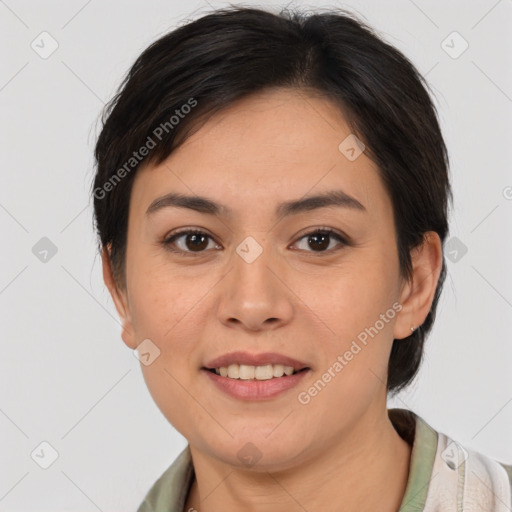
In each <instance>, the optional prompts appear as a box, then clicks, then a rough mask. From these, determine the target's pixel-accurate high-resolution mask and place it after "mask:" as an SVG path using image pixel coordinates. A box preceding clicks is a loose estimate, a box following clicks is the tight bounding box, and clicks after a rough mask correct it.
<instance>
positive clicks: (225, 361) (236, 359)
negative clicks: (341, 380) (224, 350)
mask: <svg viewBox="0 0 512 512" xmlns="http://www.w3.org/2000/svg"><path fill="white" fill-rule="evenodd" d="M235 363H236V364H246V365H249V366H264V365H266V364H282V365H283V366H292V367H293V369H294V370H295V371H299V370H302V369H303V368H309V366H308V365H307V364H305V363H303V362H301V361H298V360H297V359H294V358H293V357H288V356H285V355H283V354H278V353H277V352H263V353H261V354H250V353H249V352H243V351H240V350H238V351H235V352H230V353H229V354H224V355H222V356H219V357H216V358H215V359H212V360H211V361H208V362H207V363H206V364H205V366H204V367H205V368H207V369H215V368H221V367H226V366H229V365H230V364H235Z"/></svg>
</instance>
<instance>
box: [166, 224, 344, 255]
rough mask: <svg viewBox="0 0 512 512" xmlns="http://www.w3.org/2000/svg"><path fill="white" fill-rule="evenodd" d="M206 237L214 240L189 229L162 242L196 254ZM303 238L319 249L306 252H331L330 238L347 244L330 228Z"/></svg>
mask: <svg viewBox="0 0 512 512" xmlns="http://www.w3.org/2000/svg"><path fill="white" fill-rule="evenodd" d="M180 239H184V240H180ZM208 239H209V240H211V241H214V240H213V238H212V237H211V236H210V235H208V234H207V233H205V232H204V231H199V230H194V229H190V230H187V231H181V232H179V233H175V234H174V235H171V236H170V237H168V238H166V239H165V240H164V241H163V242H162V243H163V245H164V246H165V247H166V248H167V249H169V250H170V251H173V252H178V253H179V252H182V253H188V254H191V255H198V253H199V254H200V253H202V252H204V250H205V249H207V247H208ZM303 239H306V244H308V246H309V247H315V246H316V248H317V249H319V250H313V251H307V249H306V252H320V253H325V252H331V251H332V250H333V249H332V248H330V249H329V246H330V245H331V244H330V241H331V239H335V240H337V241H338V242H339V244H338V245H341V246H344V245H348V244H347V241H346V240H345V238H343V237H342V236H341V235H339V234H338V233H336V232H335V231H333V230H332V229H317V230H315V231H311V232H310V233H307V234H305V235H303V236H302V237H300V238H299V241H300V240H303ZM179 240H180V241H181V242H184V244H183V245H182V247H180V246H179V243H178V241H179ZM173 244H176V245H177V246H178V250H176V249H173V248H172V245H173ZM214 245H216V247H217V248H220V246H219V245H218V244H214ZM301 250H303V249H301ZM194 253H196V254H194Z"/></svg>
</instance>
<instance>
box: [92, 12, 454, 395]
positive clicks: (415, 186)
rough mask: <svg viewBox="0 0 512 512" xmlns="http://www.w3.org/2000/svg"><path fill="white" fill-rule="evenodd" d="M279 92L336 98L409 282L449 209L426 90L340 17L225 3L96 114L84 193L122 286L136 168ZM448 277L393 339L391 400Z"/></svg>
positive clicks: (392, 55) (151, 57) (146, 55)
mask: <svg viewBox="0 0 512 512" xmlns="http://www.w3.org/2000/svg"><path fill="white" fill-rule="evenodd" d="M282 87H285V88H294V89H300V90H314V91H317V92H318V93H320V94H321V95H323V96H324V97H326V98H328V99H330V100H332V101H333V102H334V103H335V104H336V105H338V106H339V107H340V112H343V113H344V117H345V120H346V122H347V123H348V124H349V126H350V128H351V130H352V132H353V133H354V134H356V136H357V137H358V138H359V139H360V140H361V141H363V143H364V144H365V154H366V155H367V156H368V157H369V158H370V159H371V160H372V161H374V162H375V163H376V164H377V165H378V168H379V171H380V175H381V178H382V179H383V182H384V184H385V187H386V190H387V192H388V194H389V196H390V198H391V201H392V204H393V212H394V224H395V229H396V234H397V246H398V255H399V264H400V271H401V274H402V276H403V277H404V278H405V279H409V278H410V277H411V272H412V265H411V257H410V251H411V249H413V248H414V247H416V246H418V245H420V244H421V243H422V242H423V240H424V235H425V233H426V232H427V231H435V232H437V233H438V234H439V237H440V239H441V241H442V242H444V240H445V238H446V236H447V233H448V220H447V215H448V202H449V200H452V201H453V198H452V192H451V188H450V182H449V177H448V154H447V149H446V147H445V144H444V141H443V137H442V134H441V130H440V127H439V123H438V117H437V111H436V109H435V106H434V105H433V103H432V101H431V98H430V95H429V92H428V91H429V90H430V88H429V86H428V84H427V82H426V80H425V79H424V78H423V77H422V76H421V74H420V73H419V72H418V71H417V70H416V68H415V67H414V66H413V64H412V63H411V62H410V61H409V60H408V59H407V58H406V57H405V56H404V55H403V54H402V53H401V52H400V51H398V50H397V49H396V48H394V47H393V46H391V45H390V44H388V43H386V42H385V41H384V40H383V39H381V38H380V37H379V36H378V35H377V34H376V33H375V32H374V30H373V29H372V28H371V27H369V26H368V25H367V24H366V23H365V22H363V21H361V20H360V19H358V18H357V17H356V16H354V15H353V14H351V13H349V12H347V11H345V10H342V9H339V10H335V11H333V10H330V11H328V12H319V11H318V12H316V13H313V14H308V15H306V14H303V13H301V12H300V11H298V10H293V11H290V10H286V9H284V10H282V11H281V12H279V13H273V12H270V11H266V10H261V9H255V8H244V7H233V6H232V7H228V8H224V9H219V10H216V11H214V12H212V13H210V14H208V15H205V16H203V17H201V18H199V19H197V20H195V21H192V22H189V23H187V24H185V25H183V26H181V27H179V28H177V29H175V30H173V31H171V32H169V33H168V34H166V35H165V36H163V37H161V38H160V39H158V40H157V41H155V42H154V43H153V44H151V45H150V46H149V47H148V48H147V49H146V50H145V51H144V52H143V53H142V54H141V55H140V56H139V57H138V58H137V60H136V61H135V63H134V64H133V66H132V68H131V69H130V71H129V72H128V74H127V75H126V77H125V78H124V80H123V82H122V84H121V85H120V87H119V90H118V92H117V94H116V95H115V96H114V98H112V100H111V101H110V102H109V103H108V104H107V105H106V107H105V109H104V111H103V116H102V129H101V133H100V134H99V137H98V140H97V144H96V148H95V158H96V169H97V171H96V175H95V178H94V183H93V190H92V194H93V195H94V211H95V228H96V229H97V232H98V235H99V249H100V250H102V249H103V248H108V249H109V252H110V258H111V262H112V268H113V272H114V277H115V280H116V282H117V284H118V286H120V287H124V286H125V256H126V241H127V228H128V225H127V224H128V211H129V202H130V194H131V188H132V184H133V178H134V176H135V173H136V171H137V169H138V168H139V167H140V164H141V163H142V162H144V164H146V163H149V162H153V163H156V164H158V163H161V162H162V161H163V160H164V159H165V158H166V157H168V156H169V155H170V154H171V152H172V151H173V150H174V149H175V148H177V147H178V146H179V145H180V144H181V143H182V142H183V141H185V140H186V139H187V137H188V136H190V134H191V133H192V131H194V130H197V129H198V128H199V127H200V126H201V123H202V122H203V121H206V120H207V119H208V118H209V117H211V116H212V115H214V114H215V113H216V112H219V111H221V110H222V109H223V108H226V107H227V106H229V105H230V104H232V103H233V102H234V101H235V100H238V99H241V98H244V97H246V96H248V95H250V94H251V93H255V92H258V91H263V90H267V89H271V88H282ZM156 139H158V140H156ZM150 141H152V142H153V144H152V143H151V142H150ZM142 148H146V150H148V149H149V151H142ZM142 153H144V155H146V156H144V155H143V154H142ZM135 155H136V156H135ZM445 276H446V262H445V259H444V257H443V261H442V269H441V274H440V277H439V281H438V285H437V289H436V292H435V296H434V299H433V303H432V307H431V309H430V312H429V313H428V315H427V317H426V319H425V322H424V323H423V325H421V326H420V327H419V328H417V329H416V330H415V331H414V332H413V333H412V334H411V335H410V336H409V337H408V338H406V339H404V340H394V342H393V346H392V350H391V355H390V360H389V365H388V380H387V390H388V392H392V393H394V394H396V393H397V392H398V391H400V390H401V389H403V388H404V387H405V386H407V385H409V384H410V383H411V381H412V380H413V379H414V377H415V376H416V374H417V372H418V369H419V367H420V363H421V360H422V355H423V347H424V342H425V338H426V336H427V334H428V333H429V331H430V330H431V328H432V325H433V322H434V318H435V313H436V308H437V303H438V300H439V296H440V294H441V290H442V286H443V283H444V280H445Z"/></svg>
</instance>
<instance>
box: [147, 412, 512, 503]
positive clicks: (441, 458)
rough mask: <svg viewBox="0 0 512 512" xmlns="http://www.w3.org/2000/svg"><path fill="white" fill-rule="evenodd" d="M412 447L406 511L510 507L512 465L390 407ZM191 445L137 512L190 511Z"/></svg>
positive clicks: (152, 489) (393, 419) (413, 416)
mask: <svg viewBox="0 0 512 512" xmlns="http://www.w3.org/2000/svg"><path fill="white" fill-rule="evenodd" d="M388 415H389V418H390V420H391V423H392V424H393V426H394V427H395V429H396V430H397V432H398V433H399V434H400V436H401V437H402V438H403V439H404V440H405V441H407V442H408V443H409V444H410V445H411V446H412V451H411V460H410V469H409V477H408V480H407V485H406V490H405V494H404V497H403V499H402V504H401V506H400V512H421V511H423V512H510V511H511V510H512V465H509V464H505V463H503V462H499V461H496V460H494V459H491V458H489V457H486V456H485V455H483V454H480V453H478V452H476V451H474V450H471V449H469V448H465V447H463V446H462V445H460V444H459V443H457V442H455V441H454V440H453V439H451V438H450V437H448V436H447V435H445V434H443V433H441V432H437V431H436V430H434V429H433V428H432V427H431V426H430V425H429V424H428V423H427V422H426V421H425V420H423V419H422V418H421V417H420V416H418V415H417V414H415V413H414V412H412V411H409V410H406V409H398V408H397V409H388ZM194 475H195V473H194V467H193V464H192V458H191V453H190V446H189V445H187V446H186V448H185V449H184V450H183V451H182V452H181V453H180V454H179V456H178V457H177V458H176V460H175V461H174V462H173V463H172V464H171V466H170V467H169V468H167V470H166V471H164V473H163V474H162V475H161V476H160V478H159V479H158V480H157V481H156V482H155V484H154V485H153V486H152V487H151V489H150V490H149V491H148V493H147V494H146V496H145V498H144V501H143V502H142V503H141V505H140V506H139V508H138V510H137V512H186V511H184V508H185V504H186V501H187V497H188V493H189V491H190V487H191V486H192V483H193V481H194Z"/></svg>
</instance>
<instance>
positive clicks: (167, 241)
mask: <svg viewBox="0 0 512 512" xmlns="http://www.w3.org/2000/svg"><path fill="white" fill-rule="evenodd" d="M319 233H323V234H327V235H330V236H331V237H334V238H336V239H338V241H339V242H340V243H339V245H341V247H338V248H334V249H329V250H327V251H301V252H305V253H311V254H312V255H316V256H322V255H330V254H332V253H333V252H336V251H337V250H339V249H340V248H342V247H344V246H347V245H350V244H351V240H350V238H349V237H348V236H347V235H345V234H344V233H343V232H340V231H338V230H336V229H334V228H331V227H327V226H320V227H313V228H307V230H306V231H305V232H303V233H302V234H299V235H297V237H296V239H295V242H294V244H295V243H297V242H298V241H300V240H302V239H303V238H305V237H307V236H313V235H315V234H319ZM187 234H200V235H206V236H207V237H208V238H210V239H211V240H213V241H214V242H215V243H216V244H217V245H220V244H219V243H218V242H217V241H216V240H215V238H214V237H213V236H212V235H210V234H209V233H208V231H207V230H205V229H202V228H201V229H198V228H183V229H180V230H178V231H174V232H171V234H169V235H166V236H165V237H164V239H163V240H162V242H161V244H162V245H163V246H164V247H165V248H166V249H167V250H169V251H171V252H174V253H177V254H181V255H185V256H201V255H204V254H206V253H207V252H209V251H206V250H204V251H199V252H194V251H183V250H181V249H173V248H172V247H171V245H172V243H174V241H175V240H176V239H178V238H180V237H181V236H183V235H187ZM298 250H299V251H300V249H298ZM315 253H316V254H315Z"/></svg>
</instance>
